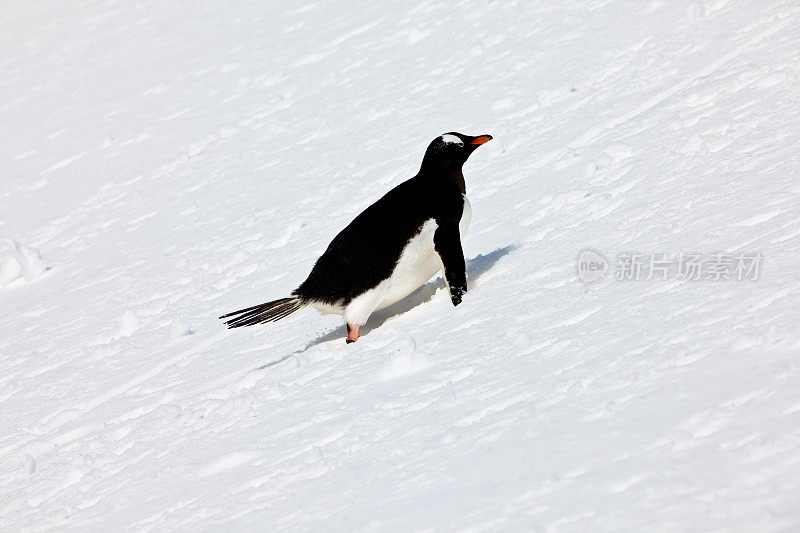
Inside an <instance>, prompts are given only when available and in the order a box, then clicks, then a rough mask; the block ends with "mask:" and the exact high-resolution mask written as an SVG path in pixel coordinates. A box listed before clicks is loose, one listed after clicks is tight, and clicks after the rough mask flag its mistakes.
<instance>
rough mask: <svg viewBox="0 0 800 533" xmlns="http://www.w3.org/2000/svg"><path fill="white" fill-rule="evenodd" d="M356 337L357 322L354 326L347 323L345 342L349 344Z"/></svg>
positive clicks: (354, 340)
mask: <svg viewBox="0 0 800 533" xmlns="http://www.w3.org/2000/svg"><path fill="white" fill-rule="evenodd" d="M358 337H359V334H358V324H356V325H355V326H352V325H350V324H347V340H346V342H347V344H350V343H351V342H356V341H357V340H358Z"/></svg>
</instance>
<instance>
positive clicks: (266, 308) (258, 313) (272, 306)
mask: <svg viewBox="0 0 800 533" xmlns="http://www.w3.org/2000/svg"><path fill="white" fill-rule="evenodd" d="M305 305H306V304H305V302H303V300H302V299H300V298H298V297H296V296H293V297H291V298H281V299H280V300H275V301H272V302H267V303H265V304H261V305H254V306H253V307H248V308H247V309H240V310H239V311H234V312H233V313H228V314H227V315H222V316H221V317H220V318H221V319H222V318H230V317H233V318H231V319H230V320H226V321H225V324H227V325H228V328H240V327H242V326H253V325H255V324H263V323H264V322H275V321H276V320H280V319H281V318H284V317H287V316H289V315H291V314H292V313H294V312H295V311H297V310H298V309H301V308H302V307H305Z"/></svg>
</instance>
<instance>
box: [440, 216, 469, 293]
mask: <svg viewBox="0 0 800 533" xmlns="http://www.w3.org/2000/svg"><path fill="white" fill-rule="evenodd" d="M433 247H434V249H435V250H436V253H438V254H439V257H440V258H441V259H442V265H444V277H445V279H446V280H447V286H448V287H449V288H450V300H451V301H452V302H453V305H458V304H460V303H461V297H462V296H463V295H464V293H465V292H467V265H466V262H465V261H464V250H462V249H461V235H460V233H459V230H458V224H456V223H445V224H442V225H440V226H439V227H438V228H436V233H434V234H433Z"/></svg>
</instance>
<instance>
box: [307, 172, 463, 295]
mask: <svg viewBox="0 0 800 533" xmlns="http://www.w3.org/2000/svg"><path fill="white" fill-rule="evenodd" d="M428 174H429V173H427V174H426V173H424V172H420V173H419V174H417V175H416V176H414V177H413V178H411V179H410V180H408V181H405V182H403V183H401V184H400V185H398V186H397V187H395V188H394V189H392V190H391V191H389V192H388V193H386V195H384V196H383V197H382V198H381V199H380V200H378V201H377V202H375V203H374V204H372V205H371V206H369V207H368V208H366V209H365V210H364V211H363V212H362V213H361V214H360V215H358V216H357V217H356V218H355V219H354V220H353V221H352V222H351V223H350V224H349V225H348V226H347V227H346V228H344V229H343V230H342V231H341V232H340V233H339V234H338V235H337V236H336V237H335V238H334V239H333V241H331V243H330V244H329V245H328V249H327V250H325V253H324V254H322V256H321V257H320V258H319V259H318V260H317V262H316V264H315V265H314V268H313V269H312V270H311V274H309V276H308V279H306V280H305V281H304V282H303V283H302V284H301V285H300V286H299V287H298V288H297V289H295V290H294V292H292V295H294V296H299V297H300V298H302V299H304V300H317V301H322V302H326V303H330V304H334V303H341V304H342V305H347V304H348V303H350V301H351V300H353V298H355V297H357V296H358V295H360V294H362V293H364V292H366V291H368V290H369V289H372V288H373V287H375V286H377V285H378V284H379V283H380V282H381V281H383V280H385V279H388V278H389V277H390V275H391V274H392V272H393V271H394V268H395V266H396V265H397V262H398V260H399V259H400V255H401V254H402V252H403V249H404V248H405V246H406V244H408V242H409V241H410V240H411V238H412V237H414V236H415V235H416V234H417V233H419V231H420V229H421V228H422V225H423V224H424V223H425V222H426V221H427V220H430V219H435V220H436V222H437V223H438V224H442V223H444V222H455V223H456V224H458V221H459V220H461V214H462V212H463V208H464V197H463V195H462V194H461V191H460V190H459V189H458V187H457V185H456V184H455V183H454V182H453V181H452V179H449V178H447V177H444V176H431V175H428ZM462 180H463V178H462Z"/></svg>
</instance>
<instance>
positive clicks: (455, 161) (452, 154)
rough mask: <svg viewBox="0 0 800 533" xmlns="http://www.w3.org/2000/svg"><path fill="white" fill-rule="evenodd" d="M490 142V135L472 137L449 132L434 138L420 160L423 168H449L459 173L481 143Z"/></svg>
mask: <svg viewBox="0 0 800 533" xmlns="http://www.w3.org/2000/svg"><path fill="white" fill-rule="evenodd" d="M491 140H492V136H491V135H478V136H477V137H472V136H470V135H464V134H463V133H458V132H455V131H451V132H448V133H445V134H443V135H440V136H438V137H436V138H435V139H434V140H433V141H431V144H429V145H428V150H427V151H426V152H425V158H424V159H423V160H422V166H423V168H425V167H428V168H431V169H432V168H434V167H439V168H442V167H444V168H449V169H452V170H454V171H458V172H460V171H461V166H462V165H463V164H464V162H465V161H466V160H467V158H469V156H470V154H472V152H474V151H475V149H476V148H477V147H478V146H480V145H482V144H483V143H486V142H489V141H491Z"/></svg>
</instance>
